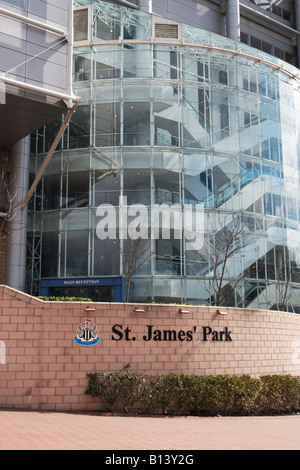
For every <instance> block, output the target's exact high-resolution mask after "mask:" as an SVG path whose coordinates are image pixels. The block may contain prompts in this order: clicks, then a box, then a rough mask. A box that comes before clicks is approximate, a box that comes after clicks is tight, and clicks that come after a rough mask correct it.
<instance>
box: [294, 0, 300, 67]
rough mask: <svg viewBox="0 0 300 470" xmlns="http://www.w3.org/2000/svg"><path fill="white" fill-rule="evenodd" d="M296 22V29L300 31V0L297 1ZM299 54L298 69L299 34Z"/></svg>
mask: <svg viewBox="0 0 300 470" xmlns="http://www.w3.org/2000/svg"><path fill="white" fill-rule="evenodd" d="M295 22H296V29H297V31H300V0H295ZM297 53H298V68H300V35H299V34H297Z"/></svg>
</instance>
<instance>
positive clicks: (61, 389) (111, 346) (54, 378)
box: [0, 286, 300, 411]
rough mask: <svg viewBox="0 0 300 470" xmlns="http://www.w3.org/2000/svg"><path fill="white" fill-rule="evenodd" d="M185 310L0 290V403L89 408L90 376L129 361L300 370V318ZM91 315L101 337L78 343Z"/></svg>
mask: <svg viewBox="0 0 300 470" xmlns="http://www.w3.org/2000/svg"><path fill="white" fill-rule="evenodd" d="M86 308H88V310H86ZM136 308H137V310H138V311H135V309H136ZM183 308H184V310H185V312H186V313H181V312H180V306H176V305H165V306H164V305H152V304H151V305H135V304H114V303H96V304H90V303H64V302H58V303H57V302H52V303H51V302H42V301H40V300H38V299H35V298H32V297H30V296H28V295H26V294H23V293H20V292H17V291H15V290H13V289H10V288H8V287H5V286H0V408H14V409H16V408H19V409H32V410H37V409H39V410H56V411H67V410H95V409H97V403H95V402H94V401H93V400H92V399H91V397H89V396H88V395H85V393H84V392H85V390H86V387H87V373H88V372H93V371H97V370H99V371H119V370H121V369H122V368H123V367H124V366H125V365H126V364H131V370H132V371H135V370H138V371H145V372H149V373H153V374H157V373H169V372H175V373H186V374H198V375H208V374H236V375H241V374H249V375H252V376H254V377H257V376H259V375H263V374H292V375H300V352H299V351H300V315H295V314H291V313H285V312H272V311H265V310H243V309H235V308H228V309H222V310H226V311H227V315H220V314H218V313H216V311H217V309H216V308H215V307H195V306H186V307H183ZM142 310H145V311H142ZM187 312H189V313H187ZM87 317H88V318H89V319H90V320H92V323H95V324H96V326H97V329H98V332H99V336H100V340H99V342H98V343H97V344H94V345H88V346H83V345H80V344H77V343H76V342H75V340H74V337H75V335H76V331H77V328H78V325H79V324H80V323H84V320H85V318H87ZM149 332H152V337H151V339H149V340H147V339H148V333H149Z"/></svg>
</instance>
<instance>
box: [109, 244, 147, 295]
mask: <svg viewBox="0 0 300 470" xmlns="http://www.w3.org/2000/svg"><path fill="white" fill-rule="evenodd" d="M142 242H143V240H142V239H141V238H137V239H132V238H129V239H127V240H122V242H121V241H120V240H117V241H116V245H117V246H118V248H119V251H120V255H121V262H122V268H123V274H124V276H125V282H126V302H129V297H130V287H131V281H132V278H133V276H135V274H136V273H137V272H138V271H139V270H140V268H141V267H142V266H143V265H144V264H145V263H146V262H147V261H148V260H149V258H150V257H151V254H152V253H151V250H150V247H149V245H148V244H147V246H146V247H145V248H144V247H142Z"/></svg>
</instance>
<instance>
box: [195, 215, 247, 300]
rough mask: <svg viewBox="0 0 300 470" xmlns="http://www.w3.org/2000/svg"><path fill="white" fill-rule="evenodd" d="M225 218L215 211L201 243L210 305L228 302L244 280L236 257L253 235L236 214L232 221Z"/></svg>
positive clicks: (238, 256)
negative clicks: (204, 258)
mask: <svg viewBox="0 0 300 470" xmlns="http://www.w3.org/2000/svg"><path fill="white" fill-rule="evenodd" d="M229 217H230V218H231V216H229V215H228V214H221V213H220V212H217V214H216V218H215V220H214V221H211V229H210V230H209V231H208V234H207V237H206V238H205V242H204V252H205V256H206V258H207V261H208V266H209V267H210V269H209V273H208V277H207V279H206V286H207V287H206V288H207V291H208V292H209V295H210V299H211V301H212V302H213V304H214V305H222V304H224V303H228V301H230V299H232V295H233V294H234V291H235V288H236V287H237V285H238V284H239V283H240V282H241V281H242V279H243V278H244V273H243V269H242V266H241V258H240V255H241V254H242V251H243V249H244V248H245V247H246V246H247V245H248V244H249V243H250V242H251V240H253V234H251V232H250V230H249V229H248V228H247V226H246V224H245V223H244V222H243V221H242V219H241V217H240V215H238V216H237V217H235V218H232V220H230V219H229ZM238 264H240V267H238Z"/></svg>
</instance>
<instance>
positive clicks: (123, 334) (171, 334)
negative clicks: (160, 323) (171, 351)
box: [111, 325, 232, 341]
mask: <svg viewBox="0 0 300 470" xmlns="http://www.w3.org/2000/svg"><path fill="white" fill-rule="evenodd" d="M145 328H146V330H145V334H143V335H142V339H143V340H144V341H192V340H193V339H194V335H195V333H196V332H197V327H196V326H194V327H193V328H192V329H191V330H179V331H177V330H173V329H172V330H171V329H169V330H161V329H155V327H154V326H152V325H146V327H145ZM201 330H202V331H201V333H202V341H209V340H210V341H232V337H231V334H232V332H231V331H229V330H228V328H227V327H226V326H225V327H224V328H223V329H222V330H213V329H212V328H211V327H210V326H203V327H202V328H201ZM111 339H112V340H113V341H121V340H125V341H135V340H136V339H138V338H137V336H136V335H135V334H134V333H133V332H132V331H131V329H130V328H129V326H125V327H124V326H123V325H113V327H112V336H111Z"/></svg>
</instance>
